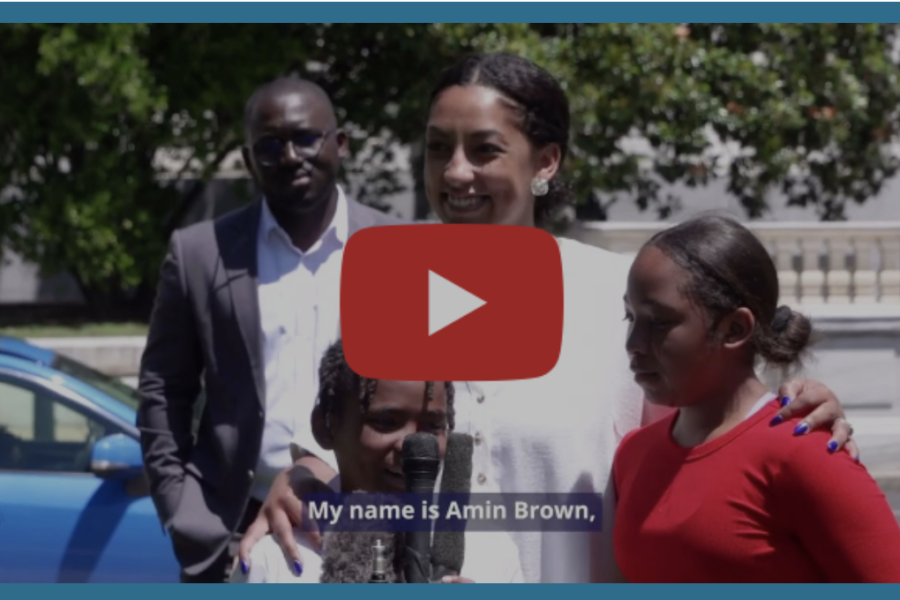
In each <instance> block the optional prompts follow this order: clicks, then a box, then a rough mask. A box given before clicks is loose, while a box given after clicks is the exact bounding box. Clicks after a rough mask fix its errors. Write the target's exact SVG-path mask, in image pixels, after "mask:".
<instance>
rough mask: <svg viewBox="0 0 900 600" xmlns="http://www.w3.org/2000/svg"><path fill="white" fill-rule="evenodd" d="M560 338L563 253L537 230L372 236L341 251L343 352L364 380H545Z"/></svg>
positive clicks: (434, 230) (367, 232) (431, 230)
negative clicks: (342, 259)
mask: <svg viewBox="0 0 900 600" xmlns="http://www.w3.org/2000/svg"><path fill="white" fill-rule="evenodd" d="M562 330H563V279H562V262H561V259H560V254H559V246H558V245H557V242H556V240H555V239H553V237H552V236H551V235H550V234H549V233H547V232H545V231H542V230H540V229H535V228H528V227H511V226H501V225H400V226H391V227H373V228H369V229H363V230H361V231H359V232H357V233H356V234H354V235H353V236H352V237H351V238H350V240H349V241H348V243H347V247H346V248H345V250H344V261H343V272H342V276H341V331H342V337H343V344H344V353H345V356H346V357H347V363H348V364H349V365H350V368H351V369H353V370H354V371H355V372H357V373H359V374H360V375H362V376H364V377H372V378H377V379H393V380H399V381H499V380H508V379H529V378H533V377H541V376H543V375H546V374H547V373H548V372H550V370H552V369H553V367H554V366H555V365H556V362H557V361H558V360H559V353H560V348H561V346H562Z"/></svg>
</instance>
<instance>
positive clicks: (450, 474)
mask: <svg viewBox="0 0 900 600" xmlns="http://www.w3.org/2000/svg"><path fill="white" fill-rule="evenodd" d="M474 449H475V443H474V440H473V438H472V436H471V435H468V434H465V433H451V434H450V435H448V436H447V450H446V452H445V453H444V471H443V473H442V474H441V489H440V493H441V495H442V496H443V495H444V494H450V496H449V497H447V498H446V499H448V500H450V501H454V502H459V503H460V504H461V505H465V504H467V503H468V501H469V494H470V492H471V490H472V453H473V451H474ZM446 510H447V506H444V502H441V514H446ZM465 527H466V522H465V521H460V522H459V525H458V526H457V524H456V523H454V525H453V527H452V528H451V527H449V526H447V525H445V526H444V527H438V528H436V531H435V532H434V543H433V544H432V546H431V568H432V574H431V577H432V580H433V581H440V580H441V578H443V577H444V576H446V575H459V574H460V573H462V566H463V560H464V559H465V552H466V541H465V540H466V537H465Z"/></svg>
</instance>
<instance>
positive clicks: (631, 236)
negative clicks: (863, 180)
mask: <svg viewBox="0 0 900 600" xmlns="http://www.w3.org/2000/svg"><path fill="white" fill-rule="evenodd" d="M667 226H669V224H667V223H622V222H618V223H616V222H583V223H578V224H575V225H573V226H572V228H571V229H570V230H569V232H568V233H567V234H566V235H567V237H571V238H574V239H576V240H579V241H582V242H585V243H588V244H592V245H595V246H599V247H601V248H606V249H607V250H611V251H614V252H620V253H623V254H631V255H633V254H634V253H636V252H637V251H638V249H639V248H640V247H641V245H642V244H643V243H644V242H646V241H647V240H648V239H649V238H650V237H651V236H652V235H653V234H654V233H656V232H657V231H660V230H661V229H662V228H664V227H667ZM747 226H748V227H749V228H750V229H751V230H752V231H753V232H754V233H755V234H756V235H757V236H758V237H759V238H760V240H762V242H763V244H764V245H765V246H766V248H768V250H769V253H770V255H771V256H772V259H773V260H774V261H775V264H776V265H777V267H778V275H779V281H780V283H781V291H782V301H783V302H787V303H792V304H813V305H817V304H860V305H872V304H900V222H894V221H886V222H882V223H879V222H840V223H800V222H779V223H769V222H754V223H748V224H747Z"/></svg>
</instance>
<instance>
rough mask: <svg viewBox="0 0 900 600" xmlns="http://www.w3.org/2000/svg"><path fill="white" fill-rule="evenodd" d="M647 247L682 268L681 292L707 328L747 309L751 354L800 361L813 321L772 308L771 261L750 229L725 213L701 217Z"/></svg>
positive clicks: (784, 363)
mask: <svg viewBox="0 0 900 600" xmlns="http://www.w3.org/2000/svg"><path fill="white" fill-rule="evenodd" d="M646 245H647V246H654V247H656V248H659V249H660V250H661V251H662V252H663V253H665V254H666V256H668V257H669V258H671V259H672V260H673V261H675V263H677V264H678V265H679V266H680V267H681V268H683V269H684V270H685V271H686V272H687V274H688V283H687V287H686V289H685V290H684V291H685V293H686V294H687V295H688V296H689V297H690V298H691V299H692V301H694V302H695V303H696V304H697V305H699V306H701V307H702V308H703V309H704V310H705V312H706V313H707V315H708V316H709V317H710V329H712V328H714V327H716V325H718V323H719V322H720V320H721V319H722V318H723V317H725V316H726V315H728V314H730V313H731V312H733V311H735V310H737V309H738V308H741V307H746V308H748V309H750V311H751V312H752V313H753V316H754V317H755V318H756V326H755V329H754V331H753V350H754V354H755V355H756V356H761V357H762V358H763V359H764V360H765V361H766V362H767V363H769V364H774V365H777V366H780V367H791V366H794V365H795V364H796V363H798V362H799V361H800V358H801V356H802V355H803V353H804V351H805V350H806V349H807V347H808V346H809V344H810V341H811V337H812V324H811V323H810V321H809V319H808V318H806V317H805V316H803V315H802V314H800V313H798V312H795V311H793V310H791V309H790V308H788V307H787V306H780V307H778V306H777V305H778V298H779V294H780V291H779V286H778V272H777V271H776V269H775V263H774V262H773V261H772V257H771V256H770V255H769V253H768V252H767V251H766V249H765V247H764V246H763V245H762V243H761V242H760V241H759V240H758V239H757V238H756V236H755V235H753V234H752V233H751V232H750V230H748V229H747V228H746V227H744V226H743V225H741V224H740V223H737V222H736V221H733V220H731V219H729V218H726V217H720V216H703V217H698V218H694V219H691V220H688V221H685V222H683V223H681V224H679V225H676V226H674V227H671V228H669V229H665V230H663V231H661V232H659V233H657V234H656V235H654V236H653V237H652V238H650V240H649V241H648V242H647V244H646Z"/></svg>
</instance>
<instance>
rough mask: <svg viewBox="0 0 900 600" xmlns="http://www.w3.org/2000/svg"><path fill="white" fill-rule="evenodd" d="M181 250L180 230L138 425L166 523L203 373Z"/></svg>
mask: <svg viewBox="0 0 900 600" xmlns="http://www.w3.org/2000/svg"><path fill="white" fill-rule="evenodd" d="M181 250H182V249H181V244H180V239H179V235H178V232H176V233H175V234H173V235H172V239H171V241H170V242H169V249H168V252H167V253H166V257H165V259H164V260H163V264H162V268H161V269H160V277H159V284H158V286H157V292H156V302H155V304H154V307H153V313H152V316H151V319H150V330H149V333H148V336H147V345H146V348H145V350H144V354H143V356H142V358H141V369H140V383H139V386H138V390H139V394H140V406H139V407H138V414H137V425H138V428H139V429H140V431H141V446H142V448H143V454H144V465H145V469H146V471H147V474H148V477H149V479H150V486H151V493H152V495H153V500H154V503H155V504H156V507H157V511H158V512H159V515H160V518H161V519H162V521H163V523H165V524H168V522H169V521H170V520H171V519H172V517H173V515H174V511H175V507H176V505H177V501H178V498H179V497H180V488H181V482H182V480H183V477H184V464H185V463H186V462H187V460H188V458H189V456H190V451H191V447H192V444H193V440H192V435H191V426H192V423H193V413H194V404H195V403H196V401H197V397H198V395H199V393H200V389H201V383H200V376H201V374H202V371H203V359H202V352H201V349H200V341H199V338H198V334H197V329H196V325H195V322H194V313H193V309H192V306H191V303H190V299H189V296H188V290H187V284H186V275H185V272H184V264H183V259H182V256H181Z"/></svg>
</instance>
